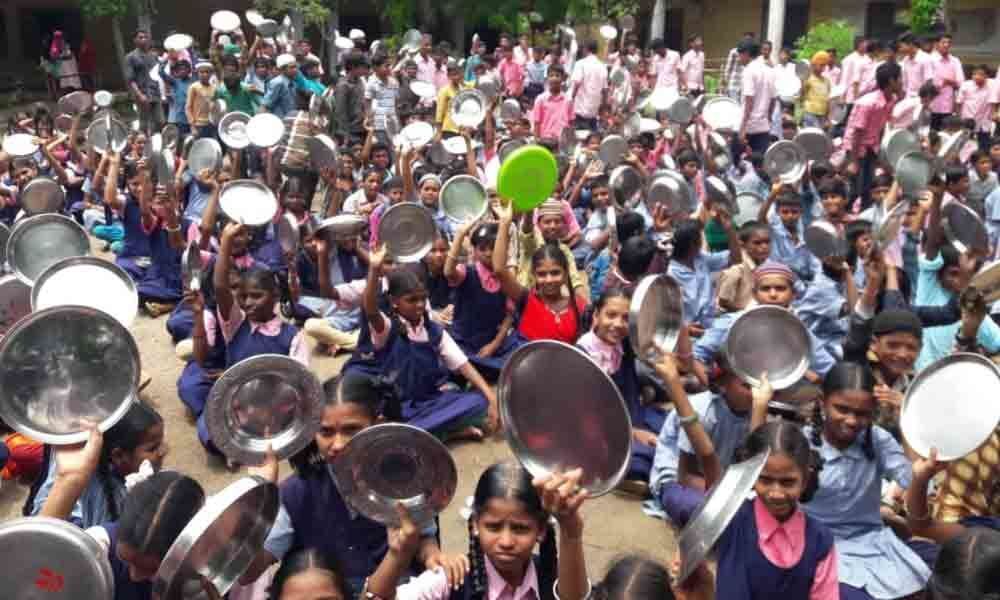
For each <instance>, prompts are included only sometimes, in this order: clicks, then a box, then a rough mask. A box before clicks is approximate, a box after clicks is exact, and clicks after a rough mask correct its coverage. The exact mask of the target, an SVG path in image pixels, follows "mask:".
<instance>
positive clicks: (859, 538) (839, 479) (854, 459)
mask: <svg viewBox="0 0 1000 600" xmlns="http://www.w3.org/2000/svg"><path fill="white" fill-rule="evenodd" d="M810 429H811V428H809V427H806V428H805V433H806V436H807V437H808V436H809V431H810ZM864 439H865V433H863V432H862V433H861V435H859V436H858V439H857V440H855V441H854V443H853V444H851V445H850V446H849V447H847V448H846V449H844V450H838V449H836V448H834V447H833V446H831V445H829V444H828V443H827V442H826V440H824V441H823V445H822V447H821V448H819V449H818V450H819V453H820V456H821V457H822V459H823V470H822V471H820V473H819V489H818V490H817V491H816V494H815V495H814V496H813V498H812V500H810V501H809V502H807V503H804V504H802V509H803V510H805V512H806V514H808V515H809V516H811V517H813V518H816V519H819V520H820V521H822V522H823V524H824V525H826V526H827V527H828V528H829V529H830V531H831V532H832V533H833V536H834V539H835V545H836V548H837V575H838V577H839V579H840V582H841V583H846V584H847V585H850V586H852V587H857V588H862V587H863V588H865V591H866V592H868V594H870V595H871V596H873V597H875V598H902V597H904V596H908V595H910V594H913V593H915V592H918V591H920V590H922V589H924V586H925V585H926V584H927V579H928V577H930V569H929V568H928V567H927V565H926V563H924V561H923V560H922V559H921V558H920V557H919V556H917V554H916V553H914V552H913V550H911V549H910V548H909V546H907V545H906V543H904V542H903V541H902V540H900V539H899V538H898V537H896V534H895V533H893V532H892V530H891V529H889V528H888V527H886V526H885V525H883V523H882V516H881V514H880V513H879V507H880V505H881V500H882V480H883V479H889V480H891V481H895V482H896V483H898V484H899V485H900V487H903V488H907V487H909V485H910V478H911V476H912V470H911V466H910V461H909V460H908V459H907V458H906V455H904V454H903V449H902V447H900V445H899V443H898V442H897V441H896V440H895V439H893V437H892V435H891V434H890V433H889V432H887V431H886V430H884V429H882V428H881V427H878V426H877V425H875V426H872V446H873V448H874V450H875V458H874V460H869V459H868V457H866V456H865V454H864V450H863V443H864Z"/></svg>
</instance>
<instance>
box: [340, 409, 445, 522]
mask: <svg viewBox="0 0 1000 600" xmlns="http://www.w3.org/2000/svg"><path fill="white" fill-rule="evenodd" d="M333 468H334V476H335V478H336V481H337V489H338V490H340V493H341V494H342V495H343V496H344V500H346V501H347V504H348V505H350V507H351V508H353V509H354V510H356V511H358V512H359V513H361V514H362V515H364V516H366V517H368V518H369V519H371V520H373V521H377V522H379V523H383V524H385V525H386V526H388V527H399V517H398V515H397V514H396V504H397V503H399V502H401V503H402V504H403V505H404V506H406V508H407V509H408V510H409V513H410V516H411V517H412V518H413V520H414V522H415V523H420V524H427V523H431V522H433V520H434V517H435V516H436V515H438V514H439V513H441V512H442V511H443V510H444V509H445V508H446V507H447V506H448V504H450V503H451V500H452V498H454V497H455V490H456V488H457V486H458V469H457V468H456V466H455V459H454V458H452V456H451V453H450V452H449V451H448V448H447V447H446V446H445V445H444V444H442V443H441V442H440V441H438V439H437V438H435V437H434V436H433V435H431V434H429V433H427V432H426V431H424V430H422V429H418V428H416V427H413V426H411V425H403V424H401V423H385V424H382V425H375V426H374V427H369V428H367V429H365V430H364V431H362V432H361V433H359V434H357V435H356V436H354V437H353V438H351V441H350V442H349V443H348V444H347V447H346V448H344V452H343V454H341V455H340V456H339V457H337V461H336V463H335V464H334V467H333Z"/></svg>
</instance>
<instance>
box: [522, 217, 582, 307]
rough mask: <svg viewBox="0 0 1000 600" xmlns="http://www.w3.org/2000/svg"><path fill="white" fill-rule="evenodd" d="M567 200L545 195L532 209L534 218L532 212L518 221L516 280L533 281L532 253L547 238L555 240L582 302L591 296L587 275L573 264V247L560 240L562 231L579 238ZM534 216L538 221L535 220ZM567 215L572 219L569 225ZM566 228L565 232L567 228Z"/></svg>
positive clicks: (530, 282)
mask: <svg viewBox="0 0 1000 600" xmlns="http://www.w3.org/2000/svg"><path fill="white" fill-rule="evenodd" d="M567 208H569V207H568V203H564V202H563V201H561V200H555V199H552V198H550V199H548V200H546V201H545V202H543V203H542V205H541V206H539V207H538V208H537V209H536V210H535V213H536V214H535V218H534V219H533V218H532V214H531V213H527V214H525V215H524V217H523V219H524V220H523V222H522V225H521V235H520V236H518V242H519V243H518V247H519V248H520V254H519V258H518V269H517V280H518V282H519V283H520V284H521V285H523V286H525V287H530V286H532V285H534V270H533V269H532V268H531V255H532V254H534V253H535V250H537V249H538V248H540V247H541V246H542V244H545V243H546V242H554V243H557V244H558V245H559V249H560V250H562V252H563V254H565V255H566V262H567V263H568V264H569V280H570V283H572V285H573V291H574V292H575V293H576V295H577V296H579V297H580V298H581V299H583V300H584V302H587V301H589V299H590V290H589V284H588V282H587V278H586V276H585V275H584V273H581V272H580V270H579V269H577V267H576V259H575V258H574V256H573V250H572V249H571V248H570V246H569V245H567V244H566V243H565V242H564V241H563V236H564V232H566V234H567V235H568V236H569V239H570V240H571V241H575V240H579V239H580V225H579V224H578V223H576V220H575V219H573V216H572V215H573V212H572V209H571V208H570V209H569V211H568V213H567V210H566V209H567ZM536 219H537V221H536ZM570 219H573V221H572V225H575V226H576V227H575V229H574V228H572V225H570ZM568 227H569V231H568V232H567V228H568Z"/></svg>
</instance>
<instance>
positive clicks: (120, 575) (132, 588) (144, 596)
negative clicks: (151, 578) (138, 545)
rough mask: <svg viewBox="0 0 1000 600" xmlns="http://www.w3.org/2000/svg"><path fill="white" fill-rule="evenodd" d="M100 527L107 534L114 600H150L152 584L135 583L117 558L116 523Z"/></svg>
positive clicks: (121, 561) (126, 565)
mask: <svg viewBox="0 0 1000 600" xmlns="http://www.w3.org/2000/svg"><path fill="white" fill-rule="evenodd" d="M101 527H102V528H103V529H104V530H105V531H107V532H108V538H109V539H110V540H111V545H110V546H109V547H108V562H109V563H111V573H112V575H113V576H114V582H115V596H114V600H150V599H151V598H152V597H153V584H152V583H150V582H148V581H142V582H136V581H132V578H131V577H129V574H128V564H126V563H125V562H124V561H123V560H122V559H120V558H118V523H106V524H104V525H101Z"/></svg>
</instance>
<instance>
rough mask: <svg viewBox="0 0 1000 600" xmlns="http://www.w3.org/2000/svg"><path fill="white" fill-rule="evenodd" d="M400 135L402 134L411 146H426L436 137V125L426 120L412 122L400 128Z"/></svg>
mask: <svg viewBox="0 0 1000 600" xmlns="http://www.w3.org/2000/svg"><path fill="white" fill-rule="evenodd" d="M399 135H401V136H402V137H403V139H404V140H406V142H407V143H408V144H410V146H411V147H413V148H419V147H421V146H426V145H427V144H429V143H430V141H431V140H433V139H434V126H433V125H431V124H430V123H428V122H426V121H417V122H416V123H410V124H409V125H407V126H406V127H404V128H403V129H402V130H400V132H399Z"/></svg>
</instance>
